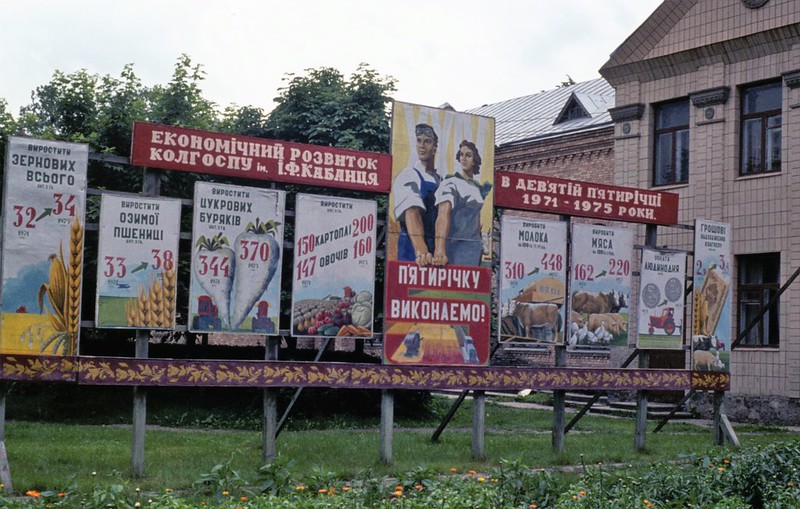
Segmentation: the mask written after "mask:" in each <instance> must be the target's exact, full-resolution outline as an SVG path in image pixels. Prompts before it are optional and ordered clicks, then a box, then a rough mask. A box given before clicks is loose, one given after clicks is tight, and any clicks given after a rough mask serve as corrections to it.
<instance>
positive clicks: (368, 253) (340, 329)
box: [292, 194, 377, 338]
mask: <svg viewBox="0 0 800 509" xmlns="http://www.w3.org/2000/svg"><path fill="white" fill-rule="evenodd" d="M376 215H377V204H376V203H375V201H373V200H356V199H348V198H337V197H333V196H317V195H310V194H298V195H297V205H296V207H295V237H294V238H295V241H294V267H293V272H294V274H293V277H292V288H293V290H292V335H293V336H336V337H362V338H368V337H372V330H373V317H374V313H375V298H374V294H375V245H376V239H375V234H376V231H377V229H376V228H377V218H376Z"/></svg>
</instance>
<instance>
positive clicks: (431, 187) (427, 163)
mask: <svg viewBox="0 0 800 509" xmlns="http://www.w3.org/2000/svg"><path fill="white" fill-rule="evenodd" d="M414 132H415V134H416V144H417V157H418V158H419V159H418V160H417V161H416V162H415V163H414V164H412V165H410V166H408V167H406V168H405V169H404V170H403V171H401V172H400V173H399V174H398V175H397V177H396V178H395V179H394V182H393V183H392V193H393V195H394V197H395V206H394V215H395V217H396V218H397V220H398V221H399V222H400V235H399V237H398V239H397V259H398V260H399V261H404V262H413V261H416V262H417V264H418V265H420V266H425V265H428V264H430V263H431V261H432V259H433V252H434V234H435V224H436V217H437V207H436V205H435V196H436V190H437V189H438V187H439V183H440V182H441V180H442V179H441V177H440V176H439V174H438V173H437V171H436V149H437V148H438V146H439V137H438V136H437V135H436V131H434V129H433V127H431V126H429V125H428V124H424V123H420V124H417V125H416V127H415V128H414Z"/></svg>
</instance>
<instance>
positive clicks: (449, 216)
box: [433, 140, 492, 266]
mask: <svg viewBox="0 0 800 509" xmlns="http://www.w3.org/2000/svg"><path fill="white" fill-rule="evenodd" d="M456 161H458V163H459V164H460V165H461V169H460V171H458V172H457V173H455V174H453V175H450V176H449V177H447V178H446V179H444V181H442V183H441V184H440V185H439V188H438V189H437V190H436V206H437V207H438V209H439V211H438V216H437V218H436V247H435V250H434V254H433V265H447V264H448V263H450V264H453V265H473V266H477V265H480V263H481V257H482V256H483V241H482V238H481V210H482V209H483V203H484V200H485V199H486V196H487V195H488V194H489V192H490V191H491V190H492V184H491V183H490V182H485V183H483V184H481V183H479V182H478V181H476V180H475V176H476V175H478V174H479V173H480V171H481V155H480V153H479V152H478V147H476V146H475V144H474V143H473V142H471V141H468V140H463V141H462V142H461V143H460V144H459V146H458V152H456Z"/></svg>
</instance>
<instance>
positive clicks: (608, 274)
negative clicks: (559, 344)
mask: <svg viewBox="0 0 800 509" xmlns="http://www.w3.org/2000/svg"><path fill="white" fill-rule="evenodd" d="M632 258H633V230H631V229H627V228H614V227H609V226H598V225H593V224H574V225H573V226H572V272H571V274H572V277H571V281H570V309H571V311H570V320H569V322H570V330H569V340H568V342H569V345H570V346H579V345H580V346H603V347H606V346H609V345H621V346H625V345H627V344H628V322H629V312H630V295H631V274H632V272H631V265H632V263H631V259H632Z"/></svg>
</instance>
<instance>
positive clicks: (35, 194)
mask: <svg viewBox="0 0 800 509" xmlns="http://www.w3.org/2000/svg"><path fill="white" fill-rule="evenodd" d="M5 156H6V158H5V175H4V182H3V202H2V207H3V210H2V214H0V216H1V217H2V224H3V227H2V234H0V239H2V240H1V241H0V246H2V254H1V255H0V311H2V313H0V353H3V354H38V355H66V356H71V355H76V354H77V353H78V340H79V336H80V330H81V329H80V321H81V295H82V285H83V277H82V276H83V255H84V252H83V248H84V229H85V226H86V223H85V221H84V212H85V209H86V169H87V165H88V161H89V146H88V145H85V144H77V143H66V142H61V141H50V140H40V139H35V138H23V137H17V136H9V137H8V143H7V145H6V154H5Z"/></svg>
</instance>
